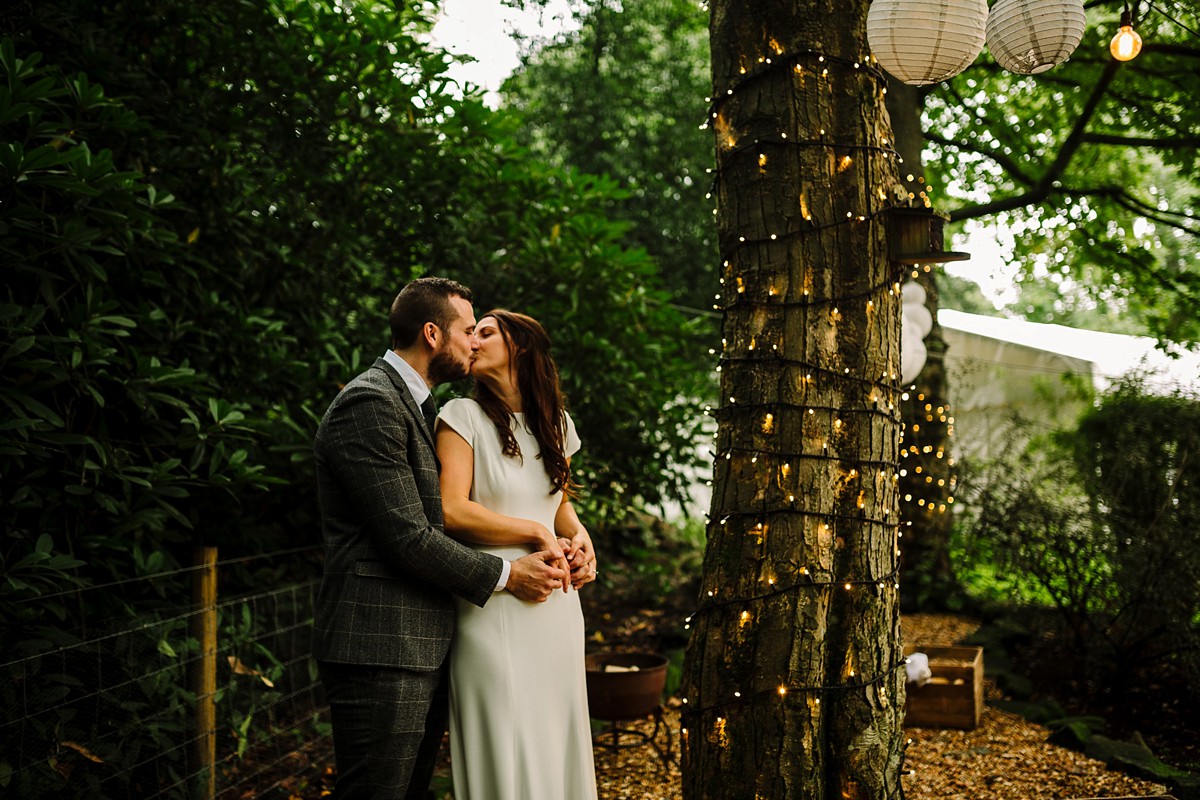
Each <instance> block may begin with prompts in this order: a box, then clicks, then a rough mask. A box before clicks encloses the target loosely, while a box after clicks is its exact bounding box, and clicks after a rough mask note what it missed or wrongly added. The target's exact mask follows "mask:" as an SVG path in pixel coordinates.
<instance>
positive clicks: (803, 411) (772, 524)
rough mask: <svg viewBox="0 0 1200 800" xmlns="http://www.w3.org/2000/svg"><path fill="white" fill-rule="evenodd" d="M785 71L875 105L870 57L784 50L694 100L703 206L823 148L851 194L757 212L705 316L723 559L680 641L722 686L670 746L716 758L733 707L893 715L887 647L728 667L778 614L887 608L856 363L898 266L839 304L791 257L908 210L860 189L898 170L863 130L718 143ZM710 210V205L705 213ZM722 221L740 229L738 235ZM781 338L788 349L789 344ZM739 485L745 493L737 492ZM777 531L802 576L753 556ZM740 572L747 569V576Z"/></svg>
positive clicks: (882, 375) (878, 462)
mask: <svg viewBox="0 0 1200 800" xmlns="http://www.w3.org/2000/svg"><path fill="white" fill-rule="evenodd" d="M785 73H786V75H787V77H786V80H788V81H795V82H801V83H803V82H806V81H811V80H816V81H823V82H826V83H827V84H828V85H829V86H830V88H832V86H833V85H835V84H836V83H837V82H838V81H840V80H843V79H844V78H846V77H847V76H850V77H852V76H853V75H854V74H857V75H861V76H863V77H865V79H866V80H867V82H868V83H867V85H866V86H865V87H863V88H861V89H860V90H859V91H860V92H866V93H870V92H877V93H879V94H877V95H876V99H877V100H878V99H879V98H880V97H882V94H884V93H886V91H887V88H886V84H887V78H886V75H885V74H884V72H883V70H882V69H880V68H879V67H878V66H877V65H875V64H874V63H873V61H871V60H869V59H860V60H855V59H846V58H839V57H834V56H831V55H829V54H827V53H823V52H819V51H816V50H799V51H796V52H792V53H785V52H783V48H782V47H780V46H779V45H778V44H777V43H776V42H775V41H774V40H770V41H769V43H768V46H767V52H765V53H764V54H763V55H762V56H761V57H758V58H757V60H756V61H753V63H750V64H746V65H744V66H743V68H742V69H741V71H740V73H739V74H738V75H737V76H735V78H734V79H733V80H732V81H730V82H729V84H728V85H727V86H725V87H724V88H722V89H721V90H720V91H719V92H717V93H716V94H715V96H714V97H712V98H709V103H710V105H709V108H708V111H707V115H706V119H705V121H704V124H703V125H701V127H702V128H708V127H712V128H713V129H714V133H715V136H716V140H717V158H716V164H715V167H714V169H713V170H711V172H712V173H713V174H712V187H711V190H710V192H709V197H710V198H712V197H713V196H714V195H715V196H716V197H717V198H718V199H717V200H716V201H715V202H716V203H720V202H721V198H723V196H724V195H725V194H726V193H727V192H728V191H729V190H730V189H731V187H732V186H734V185H735V184H734V182H733V177H734V176H735V175H737V177H738V178H739V179H742V178H746V177H747V176H749V177H751V179H753V178H754V177H762V178H763V179H766V180H771V179H774V180H779V179H780V177H781V176H772V175H771V170H773V169H776V168H777V167H780V166H785V167H786V166H788V165H789V164H792V163H793V162H792V160H791V159H793V158H794V157H795V156H796V154H798V153H803V152H807V151H811V150H814V149H816V150H825V151H827V152H828V157H829V158H830V159H831V160H832V164H831V166H832V170H831V172H830V175H829V176H828V179H829V180H833V181H838V180H843V181H847V180H853V181H857V182H858V183H859V184H860V185H861V184H863V183H864V181H865V183H866V188H865V190H864V191H863V192H862V193H861V194H860V195H859V196H858V198H857V201H851V203H853V205H849V206H848V207H842V208H833V207H832V205H833V204H832V203H827V202H826V201H827V199H828V198H829V197H832V195H831V194H829V192H830V191H831V189H830V185H829V184H828V183H827V182H825V181H821V180H818V181H816V182H815V183H814V185H813V186H805V185H802V186H801V188H800V192H799V206H798V207H796V206H792V207H790V208H787V209H780V208H779V207H778V206H775V207H770V208H767V209H765V213H763V214H761V215H760V217H759V219H761V220H763V222H764V224H765V226H767V229H766V230H744V231H743V232H742V235H740V236H738V235H734V236H730V235H723V236H722V237H721V239H722V241H721V252H720V259H721V288H720V292H719V293H718V294H717V295H716V297H714V303H713V309H714V310H715V311H718V312H721V313H722V315H723V317H724V320H725V325H724V327H725V331H726V333H725V337H726V338H723V339H722V341H721V345H720V348H719V350H718V349H717V348H716V347H714V348H713V349H712V350H710V354H711V355H715V356H717V364H716V367H715V368H716V370H717V372H718V373H724V375H723V379H722V389H721V391H722V397H721V403H720V404H719V406H718V407H717V408H716V409H706V413H709V414H711V415H712V416H713V417H714V418H716V419H717V420H718V421H719V423H720V424H719V425H718V430H717V432H716V434H714V436H715V441H714V443H713V455H714V461H715V464H714V474H713V479H712V480H711V481H709V485H710V486H713V496H714V501H713V515H712V517H711V518H709V519H708V520H707V522H708V526H709V531H710V535H709V543H710V544H709V546H710V548H720V550H721V552H722V553H723V554H724V555H725V556H726V558H725V559H724V561H723V562H721V561H717V562H714V563H716V564H717V566H716V567H715V568H714V569H712V570H711V574H709V570H706V578H707V584H708V585H706V586H705V587H704V589H703V590H702V598H701V602H700V603H699V604H698V608H697V609H696V611H695V612H694V613H693V614H692V615H691V616H689V617H688V618H687V621H686V627H687V628H688V629H689V630H691V629H692V628H697V629H698V630H697V632H696V634H695V635H696V636H698V637H700V640H701V641H708V634H709V632H710V631H712V632H714V633H716V634H719V635H724V636H728V637H732V638H731V640H730V641H729V642H724V643H722V644H717V643H716V642H715V641H714V645H713V646H716V647H724V648H726V650H724V651H722V652H723V653H724V655H723V656H722V658H723V659H724V665H725V666H724V667H723V668H722V667H719V666H715V665H716V664H719V663H721V662H720V661H718V662H714V666H712V667H710V668H714V669H720V670H721V672H722V674H723V675H724V676H725V677H721V678H719V679H716V683H714V682H713V678H712V677H711V676H710V677H709V678H703V679H701V680H702V681H703V682H704V684H705V686H706V687H709V688H707V689H706V690H705V691H704V692H703V693H701V692H700V691H699V689H698V687H684V690H683V691H682V692H681V700H682V703H683V708H682V715H683V736H684V740H685V748H686V747H687V744H686V742H687V738H688V735H689V729H694V730H697V731H700V730H703V731H704V734H703V735H704V736H706V737H711V741H715V742H716V744H717V745H718V746H721V747H724V746H726V745H728V743H729V741H730V736H731V735H740V734H737V733H736V732H735V729H734V727H733V726H730V727H729V728H728V730H727V729H726V725H725V723H726V721H727V720H726V716H725V714H727V713H729V712H732V711H733V709H734V708H735V707H738V706H746V705H756V704H761V703H764V702H769V703H778V704H780V705H779V706H777V707H779V708H782V709H789V708H795V709H797V710H798V711H802V710H803V708H804V707H805V706H806V705H807V706H808V708H809V712H810V713H812V706H813V705H814V704H815V705H816V706H818V707H819V705H820V702H821V698H822V697H825V696H827V695H829V694H830V693H837V692H848V691H862V690H864V689H870V688H871V687H877V689H878V691H879V693H880V698H881V701H883V702H885V703H886V702H894V701H895V692H896V691H897V690H898V687H899V684H900V682H901V681H902V677H901V675H900V671H901V670H902V669H903V667H904V664H905V663H906V659H901V660H898V661H895V662H892V661H891V657H892V656H893V655H894V653H892V655H888V656H886V658H887V660H886V661H885V663H883V664H879V663H877V662H878V660H879V658H880V657H882V656H884V654H886V653H888V652H890V651H888V649H887V648H883V650H882V652H879V653H878V654H876V653H871V652H865V653H861V654H860V653H857V652H849V651H846V652H843V651H841V650H839V648H841V647H842V645H843V644H845V643H838V642H835V641H833V640H829V641H827V643H826V646H827V647H828V648H829V650H828V652H827V654H826V655H825V656H823V663H824V664H825V665H826V667H827V668H828V669H829V670H830V674H829V678H828V680H825V681H820V682H818V683H807V682H803V681H797V680H788V675H792V677H793V678H794V677H797V676H796V675H794V674H793V673H794V670H793V668H791V667H790V666H785V665H779V667H778V674H764V670H762V669H761V668H757V667H751V668H749V669H745V668H746V667H748V666H749V665H751V664H755V663H756V655H757V648H758V647H759V641H758V638H757V636H756V635H752V634H753V630H752V629H753V626H754V625H755V624H756V622H757V620H758V618H759V617H760V616H761V615H762V614H764V613H768V612H767V609H768V608H769V607H770V606H772V605H774V604H776V603H787V604H788V606H787V607H788V608H795V607H797V606H798V605H801V604H804V603H816V602H834V599H835V598H848V599H849V600H850V602H851V603H853V604H859V603H869V604H871V605H870V606H869V607H870V608H873V609H876V610H875V611H872V612H870V613H872V614H873V615H875V616H876V618H879V616H880V615H881V614H882V615H884V616H886V615H887V614H893V613H894V611H895V609H897V608H898V602H897V593H898V589H899V581H898V575H899V558H898V555H899V551H898V549H897V540H898V539H899V536H900V529H901V527H902V525H903V523H902V522H901V519H900V516H899V514H898V508H899V487H898V482H899V480H900V475H899V469H900V467H899V463H898V459H899V456H898V449H899V445H898V444H897V442H898V440H900V439H901V438H902V432H903V422H902V421H901V418H900V404H901V399H900V398H901V395H902V390H901V387H900V376H899V372H900V364H899V361H898V355H896V356H894V357H892V360H894V362H895V363H891V362H888V363H885V364H883V365H882V368H881V369H877V370H875V371H874V374H864V369H863V367H864V364H865V363H867V362H869V361H870V359H869V358H865V357H864V353H863V352H861V351H862V350H866V351H869V350H870V348H871V347H872V346H874V345H875V344H878V343H879V342H887V341H888V340H889V336H894V334H891V333H890V331H891V328H892V326H894V327H895V329H896V331H897V332H898V329H899V317H898V314H899V305H900V304H899V299H900V289H901V284H902V282H903V280H904V279H905V278H906V277H907V275H908V273H909V271H910V269H911V268H910V267H909V266H907V265H903V264H896V263H891V262H888V264H887V266H886V268H882V267H879V268H877V267H872V268H871V269H864V270H863V275H862V279H861V280H857V279H855V280H854V285H852V286H850V287H846V288H847V290H846V291H841V290H840V289H841V288H842V287H833V286H829V285H828V277H827V273H826V271H825V270H824V269H823V266H822V261H823V259H824V257H825V255H826V254H825V253H824V252H823V251H822V249H821V248H822V247H823V246H828V245H827V244H817V245H811V246H810V245H809V244H808V242H810V241H813V242H818V243H826V242H828V237H829V235H830V233H831V232H834V233H835V235H837V236H840V235H841V234H837V230H838V229H845V230H847V231H848V235H851V236H853V237H854V241H865V242H878V241H879V237H878V236H877V235H876V234H875V232H874V231H873V230H870V228H871V226H876V225H878V224H879V223H880V221H881V218H883V217H885V216H886V215H887V213H888V212H889V211H890V210H891V209H892V208H894V207H896V206H897V205H901V206H904V207H908V197H907V195H905V196H904V197H900V196H899V194H898V193H897V191H896V190H895V188H894V187H887V189H886V190H884V189H883V188H875V187H872V186H870V183H871V180H870V178H869V177H867V176H868V175H870V174H878V173H879V169H878V167H879V162H878V159H886V160H888V161H891V162H893V163H899V162H900V161H901V159H900V156H899V153H898V152H897V151H896V149H895V148H894V147H892V146H891V143H890V142H888V141H887V140H886V139H882V140H878V139H874V140H873V139H870V138H868V137H870V135H871V134H870V133H869V127H870V126H869V125H868V124H864V125H862V126H860V127H859V128H858V130H859V131H860V132H861V135H862V139H861V140H858V141H849V140H848V141H841V140H840V137H838V136H835V135H831V134H830V133H829V132H828V131H827V130H826V129H825V128H822V127H821V123H820V122H819V121H815V115H814V117H812V118H810V122H809V124H810V125H811V128H810V129H806V130H799V131H792V130H788V131H778V130H777V131H758V132H742V131H735V130H733V129H732V128H731V127H730V125H729V123H728V122H727V121H726V119H725V112H726V111H727V109H729V107H730V105H729V104H730V103H732V102H735V101H736V100H737V99H738V95H739V93H741V92H743V91H744V90H746V89H747V88H749V87H752V86H754V85H755V84H756V83H758V82H760V81H764V80H767V79H772V78H780V77H781V76H783V75H784V74H785ZM822 90H824V86H822ZM880 105H881V104H880ZM751 124H754V123H753V121H751ZM880 141H881V143H880ZM859 162H862V163H859ZM887 172H888V170H887V169H885V170H883V173H884V174H887ZM756 173H757V175H756ZM737 185H739V186H740V185H742V181H741V180H739V181H738V183H737ZM813 193H815V194H813ZM764 196H767V195H766V193H764ZM789 199H790V198H789ZM718 211H719V208H714V209H713V213H714V215H716V214H718ZM730 222H731V223H732V224H738V223H733V222H732V220H731V221H730ZM739 222H740V223H741V224H742V227H743V228H746V227H748V226H746V225H745V224H744V223H745V220H739ZM867 246H868V247H870V248H874V247H875V245H874V244H869V245H867ZM862 258H863V261H864V263H865V264H879V263H880V262H881V261H882V260H883V259H881V258H880V257H879V255H877V254H876V253H875V252H874V251H873V250H867V251H864V252H863V253H862ZM872 273H874V274H872ZM844 326H849V330H850V331H853V333H854V335H855V336H857V337H859V338H857V340H856V341H857V342H858V343H860V344H861V347H860V351H850V350H845V351H844V350H843V349H842V347H841V345H840V341H841V334H840V332H841V331H842V329H843V327H844ZM796 336H799V337H801V340H800V341H799V342H797V341H796V340H795V339H794V338H790V337H796ZM731 338H732V339H735V341H734V342H731V341H729V339H731ZM851 341H855V340H851ZM843 362H844V363H843ZM881 423H882V424H881ZM748 476H753V477H752V478H751V479H750V480H751V481H752V483H753V484H754V485H748V484H747V477H748ZM813 492H820V493H821V496H822V497H823V498H824V500H825V501H826V502H824V503H823V504H822V505H824V506H827V507H825V508H824V509H823V510H818V509H816V508H814V507H813V504H812V503H811V502H809V500H810V498H811V496H812V493H813ZM780 534H782V535H784V536H788V537H797V536H800V537H804V538H805V539H806V540H807V539H808V538H809V537H810V536H811V537H813V538H812V541H813V542H815V543H816V544H813V545H812V549H811V551H810V554H811V556H812V560H813V563H809V564H804V563H801V561H803V560H804V559H806V558H808V556H787V555H785V553H787V552H789V551H787V550H786V549H783V548H775V549H772V548H771V547H770V546H769V543H770V542H771V541H772V540H773V539H774V537H775V536H777V535H780ZM876 536H878V537H882V542H883V547H882V549H881V550H876V551H871V549H870V548H869V547H866V548H864V547H863V542H864V540H872V539H871V537H876ZM851 537H853V539H854V540H853V541H849V539H850V538H851ZM847 559H853V561H852V562H850V563H848V562H847ZM747 561H751V562H754V563H755V565H756V566H755V567H753V568H751V569H746V568H745V565H746V562H747ZM726 572H729V574H724V573H726ZM837 602H839V603H840V602H841V600H838V601H837ZM863 607H864V608H866V607H867V606H863ZM892 622H893V623H894V624H898V622H896V621H895V620H893V621H892ZM729 648H732V650H731V649H729ZM835 650H837V651H838V653H840V654H835ZM860 658H861V659H862V661H861V663H860ZM730 659H732V660H733V661H730ZM835 662H839V663H835ZM731 663H737V664H738V665H740V666H741V667H743V669H742V670H741V672H740V673H739V672H738V671H737V670H732V668H731V666H730V665H731ZM775 671H776V670H775V669H774V668H772V669H771V670H769V672H775ZM737 674H743V675H747V676H750V677H748V678H745V677H743V679H742V680H741V682H743V683H752V684H753V685H749V686H743V687H738V686H737V684H738V683H739V679H738V678H737V677H735V675H737ZM701 694H703V697H701ZM896 783H897V785H898V783H899V782H898V780H897V782H896Z"/></svg>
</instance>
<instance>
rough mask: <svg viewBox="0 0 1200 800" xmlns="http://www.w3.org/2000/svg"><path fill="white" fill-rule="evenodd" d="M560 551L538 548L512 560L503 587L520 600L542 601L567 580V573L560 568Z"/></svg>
mask: <svg viewBox="0 0 1200 800" xmlns="http://www.w3.org/2000/svg"><path fill="white" fill-rule="evenodd" d="M560 563H562V555H561V553H555V552H554V551H552V550H540V551H538V552H536V553H533V554H532V555H528V556H525V557H524V558H518V559H517V560H516V561H514V562H512V570H511V571H510V572H509V573H508V583H506V584H504V588H505V589H506V590H508V591H510V592H512V593H513V594H514V595H516V596H517V597H518V598H519V599H521V600H526V601H528V602H531V603H544V602H546V599H547V598H548V597H550V593H551V592H553V591H554V590H555V589H559V588H561V587H562V586H563V585H564V583H565V582H566V581H567V578H568V575H567V573H566V572H565V571H564V570H562V569H560V568H559V566H558V564H560Z"/></svg>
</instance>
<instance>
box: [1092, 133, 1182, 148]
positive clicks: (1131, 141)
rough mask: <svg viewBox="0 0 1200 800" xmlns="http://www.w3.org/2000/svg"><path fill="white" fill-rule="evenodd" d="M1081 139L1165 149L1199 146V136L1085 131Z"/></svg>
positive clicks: (1097, 142) (1095, 142)
mask: <svg viewBox="0 0 1200 800" xmlns="http://www.w3.org/2000/svg"><path fill="white" fill-rule="evenodd" d="M1083 141H1085V142H1092V143H1094V144H1118V145H1124V146H1126V147H1154V148H1161V149H1167V150H1170V149H1174V148H1178V147H1200V137H1197V138H1192V139H1188V138H1178V139H1150V138H1146V137H1140V136H1113V135H1111V134H1107V133H1085V134H1084V135H1083Z"/></svg>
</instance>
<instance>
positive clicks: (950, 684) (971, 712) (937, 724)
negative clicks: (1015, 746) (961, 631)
mask: <svg viewBox="0 0 1200 800" xmlns="http://www.w3.org/2000/svg"><path fill="white" fill-rule="evenodd" d="M910 653H924V654H925V655H927V656H929V670H930V671H931V672H932V673H933V679H932V680H930V681H929V683H927V684H925V685H924V686H917V685H916V684H912V683H910V684H908V686H907V687H906V688H907V699H906V700H905V701H904V724H905V726H907V727H911V728H959V729H961V730H965V731H970V730H974V729H975V727H976V726H977V725H979V716H980V715H981V714H982V713H983V648H982V647H959V646H949V645H925V646H921V645H908V646H906V647H905V648H904V654H905V655H908V654H910Z"/></svg>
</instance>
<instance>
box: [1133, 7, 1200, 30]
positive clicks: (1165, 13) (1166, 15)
mask: <svg viewBox="0 0 1200 800" xmlns="http://www.w3.org/2000/svg"><path fill="white" fill-rule="evenodd" d="M1146 5H1147V6H1149V7H1150V8H1151V9H1153V10H1155V11H1157V12H1158V13H1159V14H1162V15H1163V16H1164V17H1166V18H1167V19H1168V20H1170V21H1171V22H1174V23H1175V24H1176V25H1178V26H1179V27H1180V28H1183V29H1184V30H1185V31H1187V32H1188V33H1190V34H1191V35H1192V36H1195V37H1196V38H1200V33H1197V32H1196V31H1194V30H1192V29H1191V28H1189V27H1188V26H1187V25H1184V24H1183V23H1182V22H1180V21H1179V20H1177V19H1175V17H1172V16H1171V15H1170V14H1168V13H1167V12H1166V11H1163V10H1162V9H1161V8H1159V7H1158V6H1156V5H1154V3H1150V2H1147V3H1146ZM1125 10H1126V11H1128V10H1129V3H1128V2H1126V3H1125Z"/></svg>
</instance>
